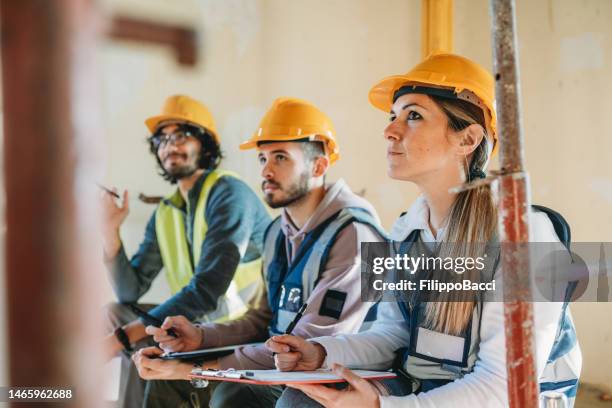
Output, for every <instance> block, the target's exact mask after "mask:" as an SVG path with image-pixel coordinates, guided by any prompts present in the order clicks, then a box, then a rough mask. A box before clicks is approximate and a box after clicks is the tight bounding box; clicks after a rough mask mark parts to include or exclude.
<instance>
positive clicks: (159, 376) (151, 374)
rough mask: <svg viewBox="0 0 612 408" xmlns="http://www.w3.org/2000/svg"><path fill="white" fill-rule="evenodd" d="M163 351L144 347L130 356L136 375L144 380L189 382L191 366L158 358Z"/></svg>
mask: <svg viewBox="0 0 612 408" xmlns="http://www.w3.org/2000/svg"><path fill="white" fill-rule="evenodd" d="M162 354H163V351H162V350H161V349H159V348H157V347H146V348H142V349H140V350H138V351H137V352H136V353H134V354H133V355H132V361H134V364H135V365H136V368H137V369H138V375H140V377H141V378H143V379H145V380H189V374H190V373H191V370H192V368H193V366H192V365H191V364H189V363H183V362H181V361H179V360H162V359H160V358H158V357H159V356H160V355H162Z"/></svg>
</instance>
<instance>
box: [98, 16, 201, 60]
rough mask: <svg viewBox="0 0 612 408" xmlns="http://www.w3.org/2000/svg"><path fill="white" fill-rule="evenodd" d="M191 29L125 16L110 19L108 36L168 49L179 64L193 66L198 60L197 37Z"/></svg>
mask: <svg viewBox="0 0 612 408" xmlns="http://www.w3.org/2000/svg"><path fill="white" fill-rule="evenodd" d="M196 34H197V33H196V31H195V30H194V29H193V28H189V27H184V26H178V25H167V24H161V23H154V22H151V21H146V20H141V19H137V18H133V17H127V16H116V17H114V18H113V19H112V22H111V26H110V29H109V32H108V36H109V37H110V38H113V39H115V40H121V41H137V42H141V43H149V44H158V45H163V46H167V47H170V48H171V49H172V50H173V52H174V54H175V55H176V59H177V61H178V62H179V64H182V65H195V64H196V63H197V60H198V52H197V35H196Z"/></svg>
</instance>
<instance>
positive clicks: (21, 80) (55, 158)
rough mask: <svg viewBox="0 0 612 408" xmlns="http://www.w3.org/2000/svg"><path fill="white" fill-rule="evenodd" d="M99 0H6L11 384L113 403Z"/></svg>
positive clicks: (92, 403)
mask: <svg viewBox="0 0 612 408" xmlns="http://www.w3.org/2000/svg"><path fill="white" fill-rule="evenodd" d="M93 3H94V2H93V0H57V1H55V0H54V1H48V0H19V1H15V0H1V1H0V24H1V29H2V98H3V111H4V112H3V113H4V118H3V119H4V120H3V122H4V149H3V150H4V152H3V156H4V185H5V193H6V212H5V217H6V225H7V230H6V236H5V242H6V251H5V253H6V259H5V275H6V288H7V290H6V293H7V318H8V333H6V337H7V343H8V353H7V360H8V369H9V383H10V384H9V385H10V386H12V387H25V386H28V387H33V386H38V387H50V386H53V387H60V388H66V387H69V388H72V391H73V392H74V399H73V402H75V401H76V405H75V406H83V407H99V406H102V405H101V404H102V403H103V401H102V398H101V395H100V384H99V380H100V375H99V370H100V366H101V364H100V362H101V361H102V358H101V356H100V353H99V352H98V347H97V346H98V343H100V339H101V334H102V333H101V331H102V324H101V311H100V301H98V300H97V296H98V293H99V288H100V282H101V279H103V277H104V275H103V272H102V271H101V270H100V269H99V268H98V265H99V263H98V262H96V261H98V260H100V258H101V255H100V251H99V248H100V247H99V246H97V245H96V240H95V239H91V238H92V236H93V235H91V234H92V233H94V232H95V231H96V228H95V227H94V228H92V225H95V224H96V220H97V219H98V217H97V213H96V205H95V204H96V201H97V200H96V196H95V188H94V187H91V188H90V187H89V186H90V185H91V186H93V180H91V179H92V178H93V175H92V172H93V171H94V170H95V169H96V157H95V155H96V154H97V153H96V152H95V150H96V148H97V147H98V146H99V144H100V143H101V137H100V129H101V127H100V126H99V123H98V122H97V121H96V118H97V111H98V110H97V105H96V103H97V101H98V98H97V95H96V92H95V89H96V87H97V82H96V81H95V78H96V75H95V73H94V71H95V69H94V68H95V63H94V61H95V59H94V58H95V54H94V52H95V45H96V41H97V31H98V24H97V23H96V22H97V19H96V12H95V9H94V4H93ZM88 179H89V181H87V180H88ZM35 404H36V403H33V402H30V403H29V404H28V403H25V404H24V403H20V404H16V405H15V406H19V407H24V406H35Z"/></svg>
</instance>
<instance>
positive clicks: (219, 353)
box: [159, 343, 264, 362]
mask: <svg viewBox="0 0 612 408" xmlns="http://www.w3.org/2000/svg"><path fill="white" fill-rule="evenodd" d="M262 344H264V343H246V344H235V345H232V346H224V347H214V348H207V349H200V350H193V351H177V352H170V353H164V354H162V355H161V356H160V357H159V358H161V359H162V360H181V361H194V362H198V361H210V360H215V359H217V358H219V357H224V356H228V355H230V354H232V353H233V352H234V351H235V350H236V349H237V348H238V347H243V346H259V345H262Z"/></svg>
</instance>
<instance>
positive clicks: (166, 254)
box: [155, 170, 263, 322]
mask: <svg viewBox="0 0 612 408" xmlns="http://www.w3.org/2000/svg"><path fill="white" fill-rule="evenodd" d="M221 177H236V178H239V177H238V175H237V174H235V173H232V172H229V171H224V170H213V171H212V172H210V173H209V174H208V175H207V176H206V180H204V185H203V186H202V190H201V192H200V196H199V197H198V201H197V204H196V209H195V214H194V222H193V223H194V225H193V244H192V251H191V252H192V253H191V254H190V251H189V245H188V243H187V237H186V236H185V216H184V214H183V212H182V211H181V210H179V208H180V207H181V206H182V204H183V202H184V200H183V197H182V196H181V194H180V192H179V191H178V189H177V191H176V192H175V193H174V194H172V195H169V196H168V197H166V199H165V200H162V201H161V202H160V204H159V207H158V208H157V212H156V215H155V230H156V234H157V242H158V244H159V249H160V252H161V256H162V259H163V262H164V268H165V271H166V278H167V280H168V284H169V286H170V290H171V291H172V294H176V293H177V292H179V291H180V290H181V289H182V288H183V287H185V286H187V284H188V283H189V281H191V278H192V277H193V273H194V269H195V265H197V264H198V262H199V259H200V252H201V250H202V243H203V242H204V239H205V238H206V232H207V230H208V224H207V223H206V217H205V211H206V202H207V200H208V194H209V193H210V190H211V189H212V188H213V186H214V185H215V183H216V182H217V181H218V180H219V179H220V178H221ZM168 202H169V203H168ZM219 256H223V254H219ZM261 267H262V260H261V258H257V259H255V260H252V261H249V262H244V263H242V262H241V263H240V264H238V267H237V268H236V272H235V273H234V279H233V280H232V282H231V284H230V286H229V288H228V289H227V291H226V292H225V295H223V296H222V297H220V298H219V301H218V303H217V309H216V310H214V311H212V312H209V313H207V314H206V315H204V316H202V317H201V318H199V320H202V321H207V322H221V321H225V320H230V319H234V318H236V317H239V316H240V315H242V314H243V313H244V312H245V311H246V309H247V305H248V303H249V300H251V298H252V297H253V296H255V294H256V293H257V291H258V289H259V287H260V285H262V284H263V281H262V278H261Z"/></svg>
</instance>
